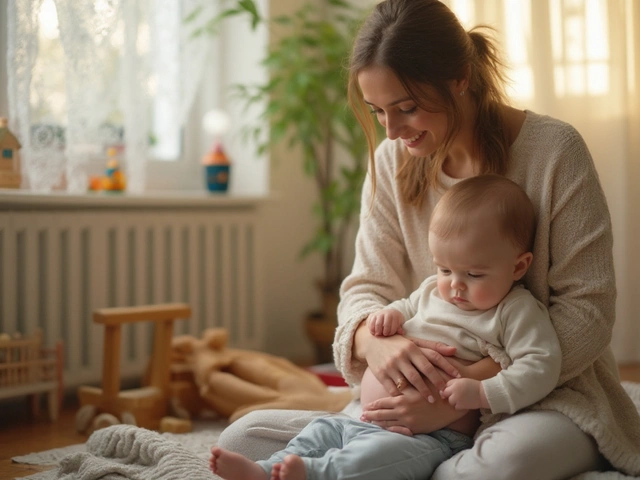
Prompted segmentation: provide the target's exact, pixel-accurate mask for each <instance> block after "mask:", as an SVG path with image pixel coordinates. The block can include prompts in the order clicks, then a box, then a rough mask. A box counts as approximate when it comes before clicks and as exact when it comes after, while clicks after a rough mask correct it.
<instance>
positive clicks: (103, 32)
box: [7, 0, 216, 193]
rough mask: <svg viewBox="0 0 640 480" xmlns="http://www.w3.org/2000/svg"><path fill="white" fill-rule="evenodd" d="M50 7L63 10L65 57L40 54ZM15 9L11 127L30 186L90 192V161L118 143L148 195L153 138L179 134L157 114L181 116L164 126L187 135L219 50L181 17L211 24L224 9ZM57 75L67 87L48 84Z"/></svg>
mask: <svg viewBox="0 0 640 480" xmlns="http://www.w3.org/2000/svg"><path fill="white" fill-rule="evenodd" d="M47 2H53V4H54V5H55V11H56V12H57V19H58V26H59V42H60V43H61V46H62V48H61V49H59V50H58V51H59V52H62V53H61V54H60V57H61V58H55V56H54V55H53V54H52V53H51V51H49V50H46V51H44V50H42V49H40V45H41V44H40V35H39V33H40V27H41V23H42V21H41V20H42V16H41V9H42V7H43V4H44V3H47ZM8 3H9V6H8V51H7V62H8V69H7V70H8V102H9V121H10V123H9V124H10V128H11V129H12V130H13V131H14V133H15V134H16V135H17V136H18V138H19V139H20V141H21V144H22V150H21V158H22V173H23V186H26V187H28V188H30V189H31V190H35V191H41V192H48V191H51V190H53V189H66V190H67V191H69V192H84V191H86V189H87V182H88V179H87V168H86V167H87V164H88V163H89V162H90V161H91V159H92V158H95V156H96V152H97V151H98V152H100V151H104V149H105V148H106V147H108V146H113V145H114V144H117V145H119V146H120V147H122V148H123V150H122V158H123V160H124V162H123V163H124V168H125V171H126V175H127V178H128V186H127V189H128V190H129V191H131V192H133V193H140V192H142V191H143V190H144V188H145V182H146V177H147V164H148V159H149V148H150V139H151V138H152V137H155V138H158V137H160V138H162V137H163V136H164V135H169V134H170V133H174V132H163V131H158V128H159V127H158V125H154V124H153V122H152V117H153V115H155V116H156V117H157V116H158V115H159V114H161V113H162V112H158V109H164V110H166V112H175V114H174V115H175V117H174V118H172V119H171V120H172V122H170V123H169V124H168V123H167V122H164V125H165V127H164V128H174V129H175V131H179V129H180V127H181V126H183V125H184V123H185V121H186V118H187V114H188V112H189V109H190V107H191V104H192V102H193V99H194V95H195V92H196V90H197V87H198V84H199V82H200V81H201V79H202V76H203V69H204V66H205V64H206V58H207V55H208V53H209V51H210V45H211V43H212V42H211V39H210V38H207V36H206V35H203V36H201V37H198V38H192V36H191V32H192V31H193V30H194V28H196V27H197V26H198V25H199V22H198V21H196V22H190V23H187V22H184V21H182V19H183V18H185V17H186V16H187V15H188V14H189V13H190V12H192V11H193V10H194V9H195V8H198V7H199V8H202V9H203V12H202V14H201V15H200V16H199V17H198V19H201V21H205V20H206V19H207V18H210V17H211V16H212V13H211V12H210V9H211V8H216V7H215V3H216V2H210V1H207V0H135V1H129V0H46V1H44V0H20V1H10V2H8ZM212 5H213V6H212ZM45 6H46V5H45ZM176 18H178V19H179V21H176ZM200 23H201V22H200ZM47 55H48V57H47ZM55 62H58V63H55ZM51 76H54V77H56V78H57V77H59V79H60V81H59V82H57V83H56V82H53V81H47V79H51V78H52V77H51ZM166 78H174V79H176V80H175V81H174V82H173V83H171V82H166V81H164V80H165V79H166ZM60 85H63V88H62V89H61V88H60ZM158 95H161V96H162V103H161V104H159V103H158V102H157V101H156V99H157V97H158ZM60 109H62V110H63V115H62V116H61V115H60V114H59V111H60ZM55 111H58V115H57V116H56V115H55V114H54V113H53V112H55ZM167 125H168V127H167Z"/></svg>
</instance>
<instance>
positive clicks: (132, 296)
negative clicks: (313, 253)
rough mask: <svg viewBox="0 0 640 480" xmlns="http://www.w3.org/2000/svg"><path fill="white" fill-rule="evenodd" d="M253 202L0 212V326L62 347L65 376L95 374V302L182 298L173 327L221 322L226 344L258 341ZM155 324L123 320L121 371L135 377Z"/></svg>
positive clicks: (194, 329) (98, 360)
mask: <svg viewBox="0 0 640 480" xmlns="http://www.w3.org/2000/svg"><path fill="white" fill-rule="evenodd" d="M258 234H259V232H258V228H257V217H256V212H255V211H254V209H246V210H245V209H241V210H239V211H224V210H223V211H222V212H210V211H204V210H200V211H195V212H194V211H191V210H179V209H178V210H161V211H159V210H157V209H154V210H142V211H128V210H125V211H122V212H116V211H104V210H99V209H97V210H95V211H91V210H82V211H42V212H34V211H11V212H0V332H6V333H9V334H12V333H14V332H21V333H23V334H30V333H32V332H34V331H35V330H36V329H37V328H41V329H42V330H43V332H44V335H45V344H46V345H53V344H54V343H55V342H56V341H57V340H59V339H61V340H62V341H63V342H64V345H65V383H66V385H68V386H72V385H80V384H85V383H90V382H93V383H96V382H99V381H100V377H101V371H102V370H101V369H102V338H103V337H102V335H103V331H102V327H101V326H99V325H94V324H93V322H92V320H91V313H92V311H93V310H94V309H96V308H103V307H114V306H131V305H143V304H153V303H166V302H185V303H188V304H189V305H190V306H191V308H192V311H193V315H192V317H191V319H189V320H188V321H179V322H176V326H175V332H174V333H175V334H183V333H185V334H192V335H200V333H201V332H202V330H203V329H205V328H208V327H214V326H215V327H225V328H227V329H228V331H229V337H230V345H232V346H234V347H237V348H249V349H261V347H262V346H263V331H262V320H261V317H260V311H261V309H260V308H258V305H259V302H260V295H259V294H260V291H259V282H258V281H257V279H258V278H259V241H258ZM151 328H152V327H151V325H147V324H137V325H128V326H127V328H125V329H124V331H123V337H122V342H123V343H122V358H121V373H122V377H123V378H126V377H131V376H135V375H140V374H141V373H142V371H143V370H144V367H145V366H146V363H147V361H148V358H149V354H150V349H151Z"/></svg>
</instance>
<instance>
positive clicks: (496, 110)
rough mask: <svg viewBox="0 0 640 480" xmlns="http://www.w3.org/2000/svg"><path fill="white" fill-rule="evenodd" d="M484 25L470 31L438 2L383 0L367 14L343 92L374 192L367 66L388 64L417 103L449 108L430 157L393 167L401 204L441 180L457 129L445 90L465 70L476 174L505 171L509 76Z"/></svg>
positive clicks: (417, 200) (454, 106)
mask: <svg viewBox="0 0 640 480" xmlns="http://www.w3.org/2000/svg"><path fill="white" fill-rule="evenodd" d="M483 28H485V29H487V28H489V27H482V26H479V27H476V28H474V29H472V30H471V31H469V32H468V33H467V32H466V31H465V30H464V28H463V27H462V25H460V22H459V21H458V19H457V18H456V16H455V14H454V13H453V12H452V11H451V10H449V8H448V7H447V6H446V5H444V4H443V3H441V2H440V1H438V0H385V1H383V2H380V3H379V4H378V5H376V7H375V9H374V10H373V12H372V13H371V15H370V16H369V17H368V18H367V20H365V22H364V24H363V25H362V27H361V28H360V31H359V32H358V35H357V36H356V39H355V41H354V45H353V50H352V53H351V58H350V65H349V72H350V73H349V85H348V96H349V104H350V105H351V108H352V109H353V111H354V113H355V115H356V118H357V119H358V121H359V122H360V124H361V125H362V128H363V129H364V131H365V134H366V137H367V143H368V145H369V156H370V162H371V174H372V175H371V177H372V181H373V188H374V191H375V163H374V158H373V156H374V151H375V147H376V143H377V142H376V134H375V124H374V120H373V118H372V116H371V114H370V109H369V108H368V107H367V105H366V104H365V103H364V100H363V98H362V92H361V91H360V87H359V84H358V74H359V73H360V72H361V71H362V70H363V69H365V68H368V67H372V66H375V67H384V68H388V69H389V70H391V71H392V72H393V73H394V74H395V75H396V76H397V77H398V79H399V81H400V82H401V84H402V85H403V87H404V88H405V89H406V91H407V93H408V95H409V96H410V97H411V98H412V99H413V100H414V101H415V102H416V104H417V105H418V106H419V107H420V108H424V109H427V110H430V111H433V109H434V105H435V106H436V108H438V109H441V110H442V111H444V112H446V114H447V118H448V134H447V136H446V138H445V139H444V142H443V144H442V146H441V147H440V148H439V149H438V150H437V151H436V152H435V153H434V155H433V157H432V158H431V159H430V160H427V159H425V160H419V161H416V159H415V158H407V159H406V160H405V163H404V164H403V165H402V166H401V168H400V170H399V172H398V180H399V183H400V189H401V194H402V197H403V199H404V200H405V201H406V202H408V203H410V204H413V205H420V204H421V203H422V201H423V199H424V198H425V195H426V192H427V191H428V189H429V188H437V187H438V186H439V184H438V171H439V170H440V169H441V168H442V164H443V163H444V160H445V158H446V156H447V153H448V150H449V148H450V146H451V143H452V141H453V139H454V138H455V136H456V134H457V133H458V131H459V130H460V126H461V124H462V112H461V109H460V106H459V104H458V101H457V99H456V98H454V95H453V94H452V93H451V90H450V89H449V85H450V84H449V82H450V81H451V80H460V79H464V78H465V77H467V76H468V79H469V86H468V89H467V91H466V93H465V95H472V97H473V99H474V100H475V102H476V105H477V118H476V119H475V132H474V137H475V145H476V149H477V150H476V152H475V154H476V158H477V159H478V162H479V163H478V171H479V173H498V174H504V173H505V171H506V167H507V162H508V158H509V154H508V153H509V141H508V137H507V133H506V131H505V128H504V122H503V118H502V115H501V113H500V112H501V110H500V104H504V103H506V97H505V94H504V84H505V80H506V77H505V76H504V73H503V70H504V69H503V64H502V62H501V60H500V56H499V53H498V50H497V48H496V45H495V43H494V41H493V40H492V39H490V37H489V36H487V35H486V34H485V33H483V32H481V31H480V30H481V29H483ZM427 105H429V107H427Z"/></svg>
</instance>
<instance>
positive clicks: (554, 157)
mask: <svg viewBox="0 0 640 480" xmlns="http://www.w3.org/2000/svg"><path fill="white" fill-rule="evenodd" d="M510 153H511V160H512V162H513V163H512V167H511V168H512V171H511V174H512V175H513V176H515V177H523V178H524V177H529V176H531V175H533V176H536V177H541V178H547V179H548V178H550V176H553V177H555V176H556V175H557V174H558V173H559V172H565V173H566V174H568V175H574V174H575V173H576V172H583V174H584V173H586V172H592V171H593V169H594V166H593V159H592V157H591V153H590V152H589V148H588V147H587V144H586V143H585V141H584V139H583V138H582V136H581V135H580V133H579V132H578V130H576V128H575V127H573V125H571V124H569V123H567V122H564V121H562V120H559V119H557V118H553V117H550V116H547V115H540V114H537V113H535V112H531V111H527V117H526V119H525V122H524V124H523V126H522V129H521V130H520V134H519V135H518V137H517V139H516V141H515V142H514V143H513V145H512V146H511V150H510Z"/></svg>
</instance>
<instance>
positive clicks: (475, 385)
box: [442, 378, 491, 410]
mask: <svg viewBox="0 0 640 480" xmlns="http://www.w3.org/2000/svg"><path fill="white" fill-rule="evenodd" d="M442 398H444V399H447V400H448V401H449V404H450V405H451V406H452V407H454V408H455V409H456V410H475V409H477V408H491V406H490V405H489V400H487V395H486V394H485V393H484V387H483V386H482V382H481V381H478V380H474V379H473V378H452V379H451V380H449V381H448V382H447V386H446V387H445V389H444V390H443V391H442Z"/></svg>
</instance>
